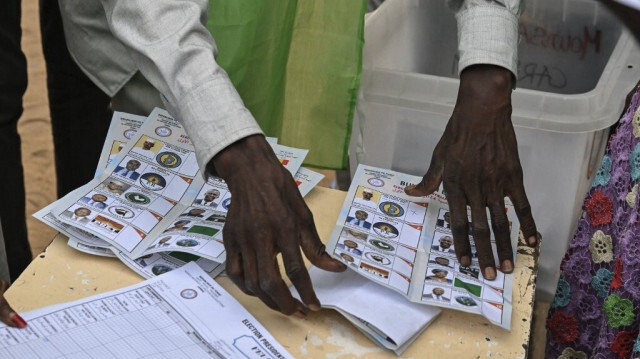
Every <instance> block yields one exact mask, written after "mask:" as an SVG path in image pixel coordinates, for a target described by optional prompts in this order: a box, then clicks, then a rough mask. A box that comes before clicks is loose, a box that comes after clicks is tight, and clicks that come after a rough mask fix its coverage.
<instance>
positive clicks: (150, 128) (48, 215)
mask: <svg viewBox="0 0 640 359" xmlns="http://www.w3.org/2000/svg"><path fill="white" fill-rule="evenodd" d="M267 140H268V142H269V143H270V144H271V147H272V148H273V150H274V153H275V154H276V156H277V158H278V159H279V160H280V163H282V165H283V166H284V167H285V168H286V169H287V170H288V171H289V172H291V174H292V176H293V177H294V180H295V182H296V184H297V185H298V188H299V190H300V192H301V193H302V195H303V196H304V195H306V194H307V193H309V191H311V189H312V188H313V187H314V186H316V185H317V184H318V183H319V182H320V180H321V179H322V178H323V177H324V176H323V175H321V174H319V173H316V172H313V171H311V170H308V169H305V168H302V167H301V165H302V162H303V161H304V158H305V156H306V154H307V152H308V150H303V149H297V148H291V147H287V146H283V145H279V144H278V143H277V139H275V138H268V139H267ZM230 203H231V193H230V192H229V189H228V187H227V185H226V183H225V182H224V180H222V179H220V178H217V177H208V178H207V179H206V180H205V179H204V178H203V176H202V175H201V173H200V170H199V166H198V164H197V162H196V156H195V150H194V148H193V145H192V144H191V140H190V139H189V137H188V136H187V134H186V133H185V131H184V128H183V127H182V125H181V124H180V123H179V122H178V121H176V120H175V119H174V118H172V117H171V115H170V114H169V113H167V112H166V111H164V110H161V109H155V110H154V111H153V112H152V113H151V114H150V115H149V117H146V118H145V117H141V116H135V115H131V114H126V113H120V112H116V113H114V116H113V120H112V122H111V127H110V128H109V132H108V135H107V138H106V141H105V143H104V147H103V151H102V155H101V157H100V161H99V164H98V168H97V170H96V176H95V178H94V179H93V180H92V181H91V182H89V183H88V184H86V185H85V186H82V187H81V188H78V189H77V190H75V191H73V192H71V193H69V194H68V195H66V196H65V197H64V198H62V199H60V200H58V201H56V202H54V203H52V204H50V205H49V206H47V207H45V208H43V209H42V210H40V211H38V212H37V213H36V214H34V216H35V217H36V218H38V219H40V220H42V221H43V222H45V223H46V224H48V225H50V226H52V227H54V228H55V229H57V230H59V231H60V232H62V233H64V234H65V235H67V236H68V237H69V242H68V244H69V245H70V246H72V247H73V248H75V249H78V250H80V251H84V252H87V253H91V254H95V255H99V256H116V257H118V258H119V259H120V260H122V262H124V263H125V264H126V265H128V266H129V267H130V268H132V269H133V270H134V271H136V272H137V273H138V274H140V275H142V276H143V277H146V278H150V277H153V276H155V275H159V274H162V273H166V272H168V271H171V270H173V269H176V268H179V267H181V266H183V265H184V264H185V263H188V262H196V263H197V264H198V265H199V266H200V267H201V268H202V269H203V270H204V271H206V272H207V273H209V275H211V276H212V277H215V276H216V275H217V274H219V273H220V272H221V271H222V270H223V268H224V265H223V263H224V262H225V259H226V253H225V250H224V245H223V238H222V228H223V227H224V223H225V220H226V214H227V210H228V208H229V204H230Z"/></svg>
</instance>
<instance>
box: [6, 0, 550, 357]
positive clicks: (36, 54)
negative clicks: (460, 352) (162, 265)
mask: <svg viewBox="0 0 640 359" xmlns="http://www.w3.org/2000/svg"><path fill="white" fill-rule="evenodd" d="M22 50H23V52H24V53H25V55H26V57H27V61H28V73H29V86H28V88H27V92H26V94H25V96H24V98H23V105H24V113H23V115H22V117H21V119H20V122H19V124H18V130H19V132H20V135H21V137H22V156H23V164H24V171H25V185H26V189H27V202H26V204H27V227H28V230H29V242H30V243H31V251H32V253H33V254H34V256H35V255H37V254H39V253H40V252H42V250H43V249H44V248H45V247H46V246H47V245H48V244H49V243H50V242H51V240H52V239H53V237H54V236H55V234H56V233H57V232H56V231H55V230H53V229H51V228H50V227H48V226H46V225H44V224H42V223H41V222H40V221H38V220H36V219H35V218H33V217H32V216H31V215H32V214H33V213H34V212H36V211H38V210H40V209H41V208H43V207H44V206H46V205H48V204H49V203H51V202H53V201H55V200H56V197H55V195H56V178H55V168H54V162H53V139H52V136H51V123H50V117H49V102H48V99H47V89H46V69H45V63H44V58H43V55H42V46H41V40H40V24H39V22H38V0H23V1H22ZM322 172H323V173H324V174H325V176H326V178H325V179H324V180H323V181H322V182H321V184H320V185H321V186H325V187H329V186H330V185H331V184H332V183H333V182H334V179H335V174H334V172H333V171H322ZM548 308H549V304H548V303H538V304H536V309H535V314H534V326H535V328H534V333H533V336H532V338H531V342H530V346H531V348H532V350H531V353H530V358H543V357H544V343H545V335H546V330H545V328H544V323H545V318H546V313H547V310H548Z"/></svg>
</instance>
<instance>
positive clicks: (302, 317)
mask: <svg viewBox="0 0 640 359" xmlns="http://www.w3.org/2000/svg"><path fill="white" fill-rule="evenodd" d="M293 316H294V317H296V318H300V319H305V318H306V317H307V315H306V314H304V313H303V312H300V311H298V312H294V313H293Z"/></svg>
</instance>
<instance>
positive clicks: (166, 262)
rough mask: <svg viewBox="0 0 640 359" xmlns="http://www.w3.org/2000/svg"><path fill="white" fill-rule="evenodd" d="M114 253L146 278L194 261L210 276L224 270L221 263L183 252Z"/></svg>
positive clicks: (215, 275) (212, 276)
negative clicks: (139, 255)
mask: <svg viewBox="0 0 640 359" xmlns="http://www.w3.org/2000/svg"><path fill="white" fill-rule="evenodd" d="M112 253H113V252H112ZM115 255H116V257H118V259H120V260H121V261H122V263H124V264H126V265H127V267H129V268H131V269H132V270H133V271H134V272H136V273H138V274H139V275H140V276H142V277H144V278H147V279H149V278H153V277H155V276H158V275H161V274H164V273H167V272H170V271H172V270H174V269H178V268H181V267H182V266H184V265H185V264H187V263H189V262H194V263H196V264H197V265H198V266H199V267H200V268H201V269H202V270H203V271H205V272H206V273H207V274H208V275H209V276H210V277H211V278H215V277H217V276H218V274H220V273H222V272H223V271H224V264H222V263H217V262H214V261H212V260H209V259H206V258H202V257H198V256H196V255H193V254H189V253H184V252H161V253H153V254H147V255H144V256H142V257H140V258H136V259H131V258H129V257H128V256H127V255H126V254H124V253H122V252H117V253H115Z"/></svg>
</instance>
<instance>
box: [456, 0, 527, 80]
mask: <svg viewBox="0 0 640 359" xmlns="http://www.w3.org/2000/svg"><path fill="white" fill-rule="evenodd" d="M447 1H448V4H449V7H450V8H451V9H452V10H454V11H455V12H456V20H457V22H458V53H459V55H460V62H459V65H458V71H459V73H460V72H462V70H464V69H465V68H466V67H468V66H471V65H477V64H491V65H497V66H501V67H504V68H506V69H508V70H509V71H511V72H512V73H513V74H514V76H517V74H518V19H519V17H520V14H521V12H522V9H523V7H524V0H447Z"/></svg>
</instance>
